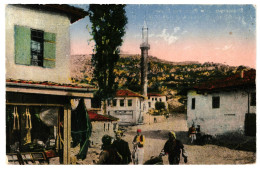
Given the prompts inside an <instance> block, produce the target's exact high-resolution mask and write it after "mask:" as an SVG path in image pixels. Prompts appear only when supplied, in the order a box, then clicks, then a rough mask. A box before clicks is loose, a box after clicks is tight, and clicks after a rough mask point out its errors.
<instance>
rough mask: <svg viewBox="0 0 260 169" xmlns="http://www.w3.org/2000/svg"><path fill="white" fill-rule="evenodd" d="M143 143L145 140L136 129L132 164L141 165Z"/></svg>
mask: <svg viewBox="0 0 260 169" xmlns="http://www.w3.org/2000/svg"><path fill="white" fill-rule="evenodd" d="M144 142H145V138H144V136H143V135H142V134H141V129H137V134H136V136H135V137H134V140H133V146H134V151H133V162H134V164H137V165H138V164H139V165H140V164H143V158H144Z"/></svg>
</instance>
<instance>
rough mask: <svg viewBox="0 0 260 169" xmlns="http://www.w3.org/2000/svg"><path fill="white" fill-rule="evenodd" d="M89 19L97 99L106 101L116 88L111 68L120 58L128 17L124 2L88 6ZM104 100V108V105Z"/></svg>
mask: <svg viewBox="0 0 260 169" xmlns="http://www.w3.org/2000/svg"><path fill="white" fill-rule="evenodd" d="M88 11H89V18H90V22H91V23H92V26H91V30H92V31H91V32H90V33H91V35H92V36H93V40H94V41H95V48H94V50H93V55H92V64H93V66H94V80H95V81H96V82H97V84H98V87H99V90H98V92H97V93H96V95H97V98H99V99H100V100H101V101H105V100H107V99H108V98H112V97H113V96H114V94H115V91H116V90H117V86H118V84H116V83H115V72H114V67H115V65H116V63H117V61H118V59H119V53H120V48H119V47H120V46H121V45H122V42H123V39H122V37H123V36H124V34H125V25H126V24H127V17H126V12H125V5H114V4H109V5H97V4H90V5H89V10H88ZM103 103H104V111H105V109H106V104H105V102H103Z"/></svg>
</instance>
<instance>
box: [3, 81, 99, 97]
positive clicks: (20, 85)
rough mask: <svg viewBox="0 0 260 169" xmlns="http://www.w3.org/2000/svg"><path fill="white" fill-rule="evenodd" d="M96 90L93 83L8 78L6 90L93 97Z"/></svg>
mask: <svg viewBox="0 0 260 169" xmlns="http://www.w3.org/2000/svg"><path fill="white" fill-rule="evenodd" d="M95 90H97V89H96V88H95V87H93V86H91V85H81V84H60V83H54V82H49V81H44V82H39V81H37V82H36V81H29V80H14V79H7V80H6V92H17V93H32V94H45V95H58V96H70V97H88V98H89V97H90V98H91V97H93V92H94V91H95Z"/></svg>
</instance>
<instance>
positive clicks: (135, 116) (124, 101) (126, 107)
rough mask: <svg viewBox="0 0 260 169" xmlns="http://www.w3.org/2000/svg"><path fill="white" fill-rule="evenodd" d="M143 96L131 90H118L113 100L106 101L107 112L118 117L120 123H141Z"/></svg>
mask: <svg viewBox="0 0 260 169" xmlns="http://www.w3.org/2000/svg"><path fill="white" fill-rule="evenodd" d="M144 110H145V104H144V96H142V95H140V94H138V93H135V92H133V91H131V90H128V89H124V90H118V91H117V92H116V96H115V98H114V99H113V100H109V101H107V110H106V112H107V114H108V115H111V116H114V117H117V118H119V124H120V125H136V124H139V123H143V120H144V119H143V118H144V117H143V114H144Z"/></svg>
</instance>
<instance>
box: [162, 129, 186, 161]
mask: <svg viewBox="0 0 260 169" xmlns="http://www.w3.org/2000/svg"><path fill="white" fill-rule="evenodd" d="M163 150H164V153H165V154H166V155H168V160H169V164H171V165H173V164H175V165H178V164H179V163H180V154H181V153H182V157H183V158H184V162H185V163H187V161H188V156H187V154H186V152H185V150H184V146H183V144H182V142H181V141H180V140H177V139H176V135H175V133H174V132H173V131H171V132H169V139H168V140H167V141H166V143H165V145H164V148H163Z"/></svg>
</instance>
